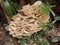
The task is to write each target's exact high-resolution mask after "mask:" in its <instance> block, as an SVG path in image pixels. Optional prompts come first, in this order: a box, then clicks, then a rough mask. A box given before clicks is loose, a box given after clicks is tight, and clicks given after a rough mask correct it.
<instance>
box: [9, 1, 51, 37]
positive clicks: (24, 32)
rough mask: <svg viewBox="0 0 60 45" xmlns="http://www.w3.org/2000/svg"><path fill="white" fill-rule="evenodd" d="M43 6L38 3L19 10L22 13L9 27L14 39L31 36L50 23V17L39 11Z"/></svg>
mask: <svg viewBox="0 0 60 45" xmlns="http://www.w3.org/2000/svg"><path fill="white" fill-rule="evenodd" d="M41 4H42V2H41V1H37V2H35V3H34V4H33V5H25V6H23V7H22V9H21V10H19V12H20V13H18V14H17V15H15V16H14V17H13V21H11V22H10V23H9V25H8V30H9V31H10V34H11V35H12V36H13V37H17V38H20V37H23V36H31V35H32V34H33V33H35V32H37V31H40V30H41V29H42V27H41V26H42V25H43V24H46V23H47V22H49V18H50V17H47V16H46V14H45V13H44V12H43V13H41V12H39V11H38V9H39V5H41Z"/></svg>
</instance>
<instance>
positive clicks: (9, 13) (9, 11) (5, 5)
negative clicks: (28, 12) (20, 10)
mask: <svg viewBox="0 0 60 45" xmlns="http://www.w3.org/2000/svg"><path fill="white" fill-rule="evenodd" d="M2 5H3V8H4V10H5V11H6V13H7V16H9V17H10V18H12V17H13V12H12V8H11V6H10V3H9V2H8V1H7V0H6V1H3V2H2Z"/></svg>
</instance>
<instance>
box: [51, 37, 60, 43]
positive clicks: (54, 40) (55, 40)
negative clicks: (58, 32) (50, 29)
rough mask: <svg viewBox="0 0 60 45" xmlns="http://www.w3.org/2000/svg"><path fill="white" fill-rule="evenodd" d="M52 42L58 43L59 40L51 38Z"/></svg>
mask: <svg viewBox="0 0 60 45" xmlns="http://www.w3.org/2000/svg"><path fill="white" fill-rule="evenodd" d="M51 41H52V42H58V41H59V39H58V38H57V37H55V38H52V40H51Z"/></svg>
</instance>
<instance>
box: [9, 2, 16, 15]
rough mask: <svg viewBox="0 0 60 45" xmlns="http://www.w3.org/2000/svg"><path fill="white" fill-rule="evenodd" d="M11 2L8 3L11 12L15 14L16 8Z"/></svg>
mask: <svg viewBox="0 0 60 45" xmlns="http://www.w3.org/2000/svg"><path fill="white" fill-rule="evenodd" d="M12 3H13V2H12V1H11V2H10V5H11V8H12V10H13V13H14V14H16V13H17V10H16V9H15V6H14V5H13V4H12Z"/></svg>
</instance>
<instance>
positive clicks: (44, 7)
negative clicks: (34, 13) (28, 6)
mask: <svg viewBox="0 0 60 45" xmlns="http://www.w3.org/2000/svg"><path fill="white" fill-rule="evenodd" d="M39 11H40V12H44V13H46V15H48V16H49V13H50V12H49V11H50V6H49V3H42V4H41V5H40V7H39Z"/></svg>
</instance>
